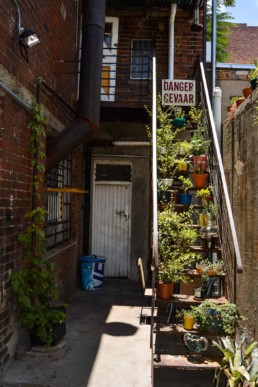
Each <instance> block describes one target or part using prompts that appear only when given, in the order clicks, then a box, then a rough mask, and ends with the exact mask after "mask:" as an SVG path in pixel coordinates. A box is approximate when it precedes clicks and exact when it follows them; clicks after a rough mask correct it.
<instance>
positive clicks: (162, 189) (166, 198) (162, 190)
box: [157, 179, 171, 204]
mask: <svg viewBox="0 0 258 387" xmlns="http://www.w3.org/2000/svg"><path fill="white" fill-rule="evenodd" d="M157 188H158V203H159V204H166V203H169V202H170V199H171V191H170V190H169V189H168V185H167V184H166V182H164V181H163V180H161V179H158V184H157Z"/></svg>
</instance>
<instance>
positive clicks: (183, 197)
mask: <svg viewBox="0 0 258 387" xmlns="http://www.w3.org/2000/svg"><path fill="white" fill-rule="evenodd" d="M192 196H193V195H192V194H179V203H180V204H183V205H184V206H190V204H191V202H192Z"/></svg>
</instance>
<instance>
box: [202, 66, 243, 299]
mask: <svg viewBox="0 0 258 387" xmlns="http://www.w3.org/2000/svg"><path fill="white" fill-rule="evenodd" d="M200 73H201V74H200V75H201V76H200V97H201V104H202V108H203V112H204V117H203V119H204V125H205V127H207V131H208V136H209V138H210V139H211V144H210V147H209V157H208V159H209V167H210V180H211V185H212V186H213V191H214V192H213V193H214V201H215V204H216V205H217V208H218V225H219V230H220V242H221V254H222V258H223V261H224V262H225V265H226V269H227V275H226V288H227V289H226V290H227V297H228V299H229V300H230V301H231V302H236V279H237V278H236V277H237V272H238V273H241V272H242V271H243V265H242V260H241V254H240V249H239V244H238V239H237V234H236V227H235V223H234V218H233V213H232V208H231V203H230V198H229V193H228V188H227V182H226V177H225V173H224V168H223V163H222V157H221V152H220V147H219V142H218V137H217V132H216V127H215V122H214V117H213V112H212V108H211V103H210V98H209V92H208V87H207V81H206V77H205V70H204V66H203V63H200Z"/></svg>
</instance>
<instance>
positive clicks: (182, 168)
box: [177, 161, 188, 171]
mask: <svg viewBox="0 0 258 387" xmlns="http://www.w3.org/2000/svg"><path fill="white" fill-rule="evenodd" d="M187 169H188V164H187V163H184V162H183V161H182V162H179V163H177V170H178V171H187Z"/></svg>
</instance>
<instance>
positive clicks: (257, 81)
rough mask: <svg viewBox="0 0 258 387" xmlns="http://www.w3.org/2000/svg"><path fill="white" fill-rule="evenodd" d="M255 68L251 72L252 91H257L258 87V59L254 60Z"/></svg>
mask: <svg viewBox="0 0 258 387" xmlns="http://www.w3.org/2000/svg"><path fill="white" fill-rule="evenodd" d="M254 65H255V68H254V69H252V70H251V71H250V74H249V79H250V84H251V87H252V90H255V89H256V88H257V86H258V58H256V59H254Z"/></svg>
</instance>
